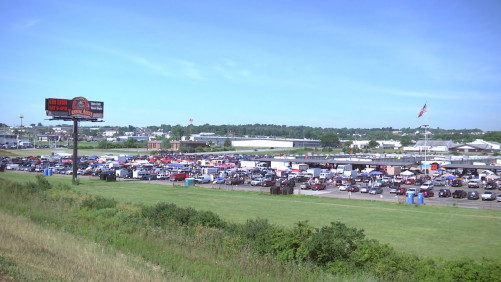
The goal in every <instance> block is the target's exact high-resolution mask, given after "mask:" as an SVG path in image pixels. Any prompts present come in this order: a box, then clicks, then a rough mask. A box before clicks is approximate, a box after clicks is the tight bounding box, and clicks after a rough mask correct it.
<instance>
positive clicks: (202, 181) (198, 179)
mask: <svg viewBox="0 0 501 282" xmlns="http://www.w3.org/2000/svg"><path fill="white" fill-rule="evenodd" d="M209 182H210V175H208V174H204V175H200V176H197V177H195V183H198V184H205V183H209Z"/></svg>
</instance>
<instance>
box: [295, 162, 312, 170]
mask: <svg viewBox="0 0 501 282" xmlns="http://www.w3.org/2000/svg"><path fill="white" fill-rule="evenodd" d="M309 167H310V166H309V165H308V164H292V169H298V170H300V171H306V170H307V169H308V168H309Z"/></svg>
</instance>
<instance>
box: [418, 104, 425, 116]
mask: <svg viewBox="0 0 501 282" xmlns="http://www.w3.org/2000/svg"><path fill="white" fill-rule="evenodd" d="M424 113H426V104H424V106H423V108H422V109H421V111H419V114H418V115H417V117H421V116H422V115H423V114H424Z"/></svg>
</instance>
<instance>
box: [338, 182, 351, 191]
mask: <svg viewBox="0 0 501 282" xmlns="http://www.w3.org/2000/svg"><path fill="white" fill-rule="evenodd" d="M348 187H350V185H349V184H346V183H345V184H343V185H341V186H339V191H346V190H348Z"/></svg>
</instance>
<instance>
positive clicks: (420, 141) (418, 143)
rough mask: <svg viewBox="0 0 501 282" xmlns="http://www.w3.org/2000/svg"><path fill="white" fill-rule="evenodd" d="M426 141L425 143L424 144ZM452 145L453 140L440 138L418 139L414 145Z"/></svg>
mask: <svg viewBox="0 0 501 282" xmlns="http://www.w3.org/2000/svg"><path fill="white" fill-rule="evenodd" d="M425 143H426V144H425ZM453 145H454V142H452V140H448V141H442V140H426V142H425V140H418V141H417V142H416V145H414V146H415V147H424V146H429V147H438V146H445V147H451V146H453Z"/></svg>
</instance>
